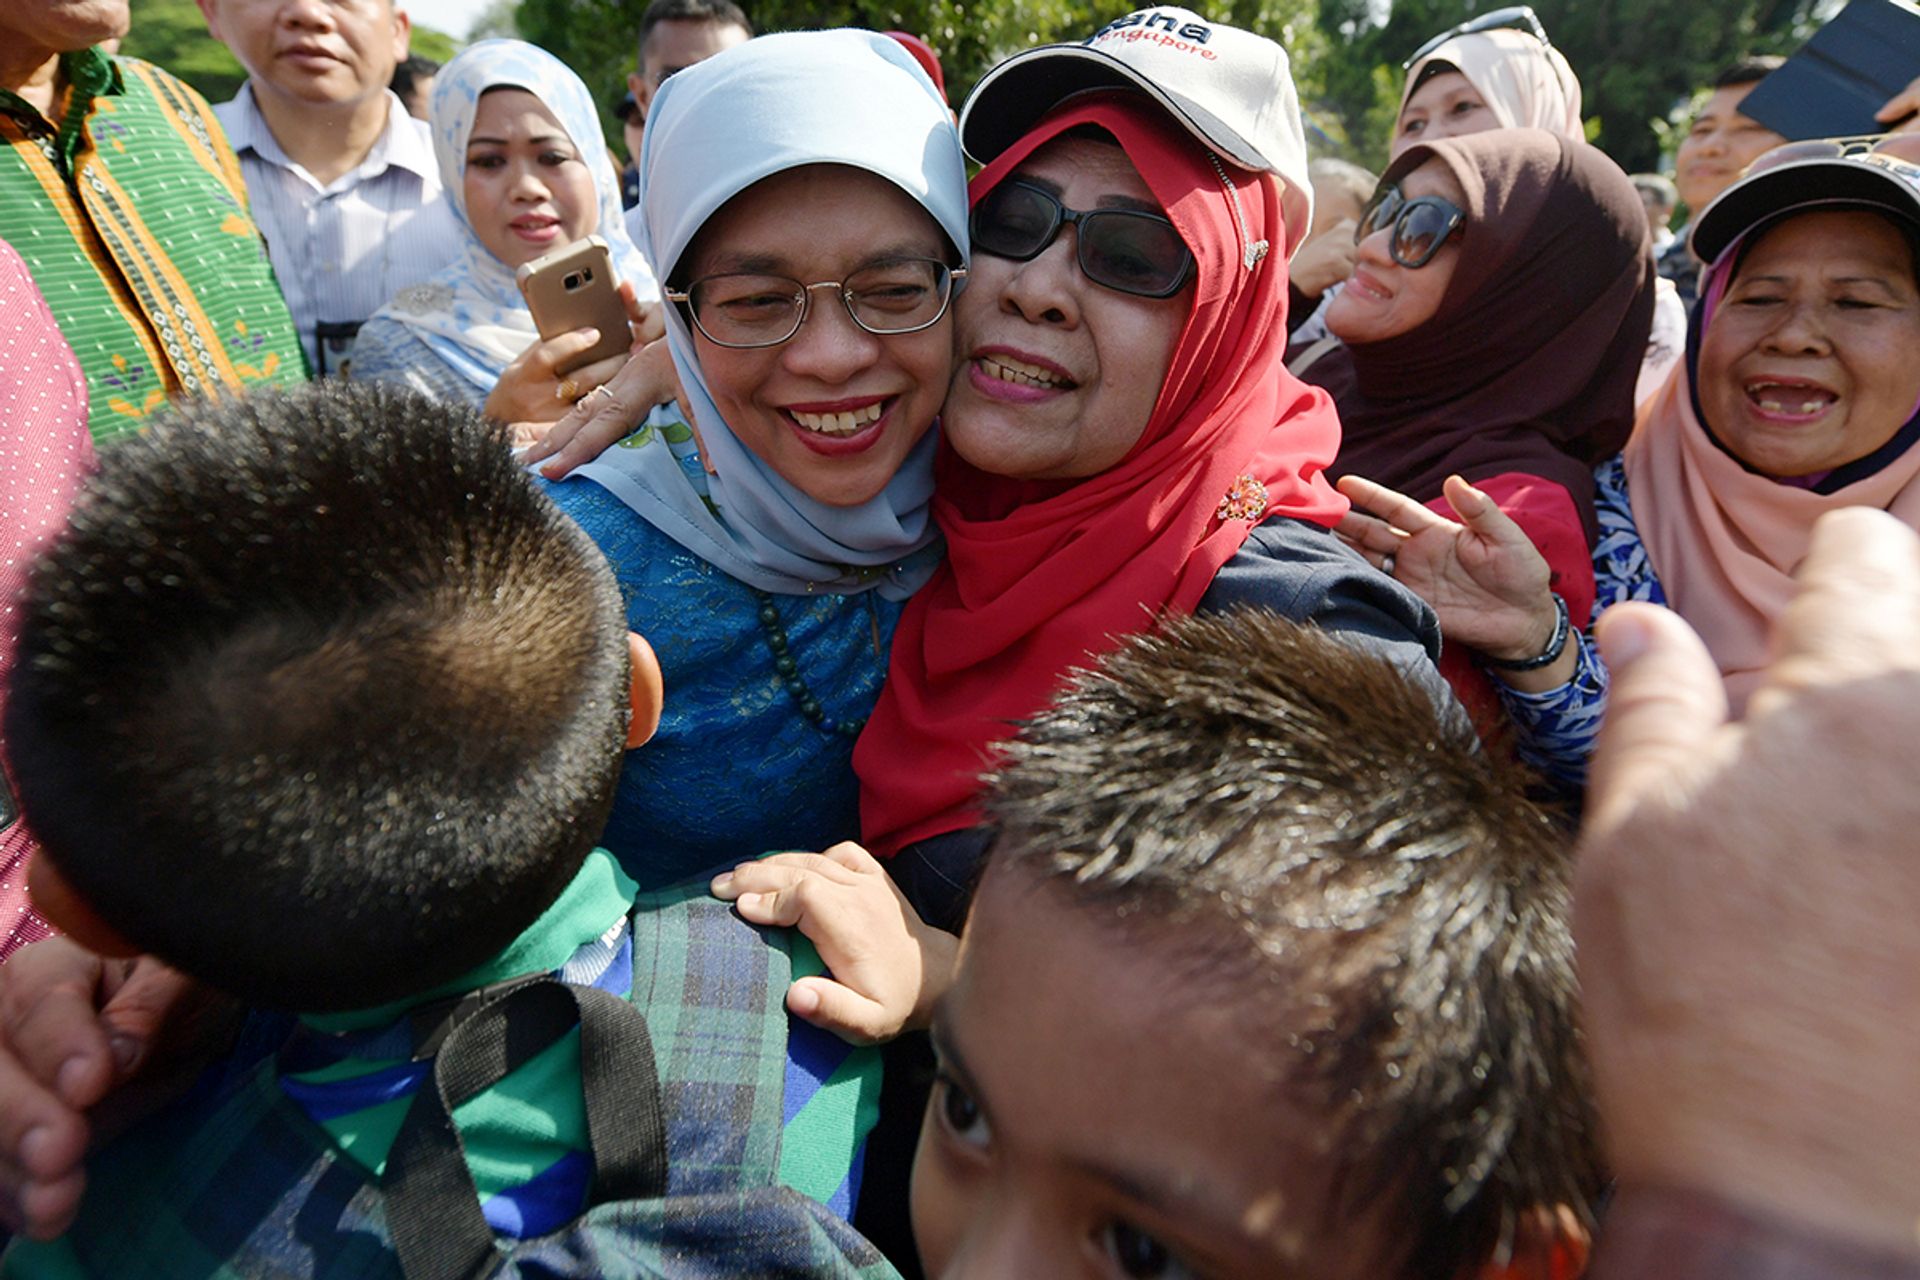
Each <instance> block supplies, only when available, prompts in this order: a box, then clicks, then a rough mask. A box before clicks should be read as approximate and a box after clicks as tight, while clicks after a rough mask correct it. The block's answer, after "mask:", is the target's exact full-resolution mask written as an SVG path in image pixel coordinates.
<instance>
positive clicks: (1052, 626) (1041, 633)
mask: <svg viewBox="0 0 1920 1280" xmlns="http://www.w3.org/2000/svg"><path fill="white" fill-rule="evenodd" d="M1081 125H1095V126H1098V127H1099V128H1100V129H1102V130H1104V131H1106V132H1107V133H1109V134H1111V135H1112V136H1113V137H1114V139H1115V140H1117V141H1118V142H1119V144H1120V146H1121V148H1122V149H1123V150H1124V151H1125V152H1126V154H1127V158H1128V159H1129V160H1131V161H1132V162H1133V165H1134V167H1135V168H1136V169H1138V170H1139V172H1140V176H1141V177H1142V178H1143V179H1145V181H1146V183H1147V186H1148V188H1149V189H1151V190H1152V192H1153V195H1154V198H1155V199H1156V200H1158V201H1159V202H1160V205H1161V207H1162V208H1163V209H1165V210H1166V213H1167V216H1168V217H1169V218H1171V219H1172V220H1173V224H1174V226H1175V227H1176V228H1177V229H1178V230H1179V232H1180V238H1181V239H1182V240H1184V241H1185V242H1186V244H1187V247H1188V248H1189V249H1190V250H1192V252H1193V256H1194V258H1195V261H1196V263H1197V266H1198V268H1199V269H1198V272H1197V283H1196V284H1195V286H1194V292H1193V310H1192V311H1191V312H1190V313H1189V315H1188V317H1187V322H1186V326H1185V328H1184V329H1183V330H1182V331H1181V334H1180V340H1179V344H1178V346H1177V347H1176V348H1175V349H1174V355H1173V362H1172V366H1171V367H1170V368H1169V370H1168V372H1167V379H1166V382H1165V384H1164V385H1163V386H1162V387H1161V389H1160V396H1159V399H1158V401H1157V402H1156V403H1155V405H1154V410H1153V414H1152V416H1151V417H1150V418H1149V419H1148V421H1147V425H1146V430H1145V431H1143V432H1142V433H1141V436H1140V440H1139V442H1138V443H1136V444H1135V445H1134V447H1133V449H1132V450H1131V451H1130V452H1129V453H1128V454H1127V456H1126V457H1124V458H1122V459H1121V460H1120V462H1119V463H1117V464H1116V465H1115V466H1113V467H1112V468H1111V469H1109V470H1107V471H1104V472H1102V473H1101V474H1099V475H1096V476H1092V477H1089V478H1087V479H1084V480H1075V481H1046V482H1041V481H1025V480H1015V479H1010V478H1007V477H1004V476H996V475H991V474H989V473H987V472H985V471H982V470H980V469H979V468H977V467H974V466H973V465H971V464H970V463H967V462H965V461H964V460H962V459H961V458H960V457H959V456H958V455H957V454H955V453H954V451H953V450H952V449H951V448H950V447H948V446H947V445H946V443H945V442H944V441H943V442H942V443H941V446H940V453H939V457H938V461H937V463H936V470H935V493H934V500H933V513H934V518H935V519H936V520H937V521H938V522H939V524H940V528H941V531H942V532H943V533H945V535H946V539H947V560H946V563H945V564H944V565H943V566H942V567H941V569H940V570H939V572H938V573H936V574H935V575H934V578H933V580H932V581H931V582H929V583H928V584H927V585H926V586H925V587H922V588H921V589H920V590H919V591H918V592H917V593H915V595H914V597H913V599H912V600H910V601H909V602H908V604H907V607H906V612H905V613H904V614H903V615H902V617H901V620H900V627H899V630H898V631H897V632H896V633H895V636H894V641H893V653H892V659H891V664H890V667H889V669H888V673H887V683H886V687H885V689H884V690H883V691H882V692H881V696H880V703H879V705H878V706H877V707H876V708H875V709H874V713H873V718H872V720H871V721H869V722H868V725H867V728H866V731H865V732H864V733H862V734H861V736H860V742H859V744H858V746H857V747H856V749H855V751H854V755H853V763H854V769H855V770H856V771H857V772H858V773H859V775H860V810H861V820H862V825H863V827H864V829H865V834H866V840H867V843H868V845H869V846H870V847H872V848H873V849H874V851H875V852H876V853H879V854H882V855H889V854H893V853H896V852H898V851H899V850H900V849H901V848H902V847H903V846H905V845H907V844H911V843H913V842H914V841H916V840H922V839H925V838H926V837H928V836H933V835H938V834H940V833H942V832H946V831H952V830H956V829H959V828H962V827H967V826H972V825H974V824H975V823H976V822H978V821H979V814H978V812H977V808H976V805H977V800H978V796H979V791H980V774H981V772H982V771H983V770H984V769H985V768H986V767H987V765H988V763H989V761H990V760H991V752H990V748H991V746H992V744H993V743H995V742H997V741H999V740H1001V739H1004V738H1006V737H1008V736H1010V735H1011V733H1012V732H1013V729H1014V727H1015V724H1016V722H1018V721H1020V720H1022V719H1024V718H1026V717H1029V716H1031V715H1033V714H1034V713H1036V712H1038V711H1039V710H1041V709H1042V708H1043V707H1045V706H1046V704H1047V703H1048V702H1049V701H1051V700H1052V697H1053V695H1054V692H1055V690H1056V689H1057V688H1058V687H1059V685H1060V682H1061V678H1062V677H1063V676H1064V675H1065V674H1066V673H1067V671H1068V670H1069V669H1070V668H1073V667H1079V666H1085V665H1087V663H1088V662H1089V660H1090V659H1092V658H1094V657H1096V656H1097V655H1099V654H1101V653H1104V652H1106V651H1107V650H1110V649H1112V648H1114V647H1116V646H1117V645H1118V644H1119V643H1120V642H1121V641H1122V640H1124V639H1125V638H1126V637H1127V636H1129V635H1131V634H1134V633H1136V632H1139V631H1143V630H1146V629H1147V628H1148V627H1150V626H1151V625H1153V620H1154V619H1155V618H1156V617H1158V616H1160V615H1161V614H1163V613H1168V612H1172V613H1190V612H1192V610H1193V608H1194V606H1195V605H1196V604H1198V603H1199V600H1200V597H1201V596H1202V595H1204V594H1205V593H1206V590H1207V588H1208V587H1209V586H1211V585H1212V583H1213V578H1214V575H1215V574H1216V573H1217V572H1219V570H1220V567H1221V566H1222V565H1224V564H1225V563H1226V562H1227V561H1228V560H1230V559H1231V558H1232V557H1233V555H1234V553H1236V552H1237V551H1239V550H1240V546H1241V544H1242V543H1244V542H1245V541H1246V539H1247V534H1248V532H1249V531H1250V530H1251V529H1252V527H1253V526H1254V525H1255V524H1258V523H1259V522H1260V520H1261V519H1263V518H1265V517H1267V516H1274V515H1287V516H1295V517H1298V518H1300V519H1304V520H1310V521H1312V522H1314V523H1316V524H1321V525H1329V526H1330V525H1333V524H1335V523H1337V522H1338V521H1339V519H1340V517H1341V516H1342V515H1343V514H1344V513H1345V512H1346V509H1347V503H1346V499H1344V498H1342V497H1341V496H1340V494H1339V493H1338V492H1336V491H1335V490H1334V488H1333V487H1332V485H1331V484H1329V483H1328V482H1327V480H1326V479H1325V478H1324V477H1323V476H1322V474H1321V473H1322V472H1323V471H1324V470H1325V469H1326V467H1327V465H1328V464H1329V463H1330V462H1332V460H1333V456H1334V454H1335V453H1336V452H1337V451H1338V449H1339V447H1340V424H1339V421H1338V419H1337V418H1336V417H1335V416H1334V410H1333V403H1332V401H1331V400H1330V399H1329V398H1328V397H1327V395H1326V394H1325V393H1324V392H1322V391H1320V390H1318V389H1316V388H1313V387H1309V386H1307V385H1306V384H1304V383H1302V382H1300V381H1299V380H1298V379H1296V378H1294V377H1293V376H1292V375H1291V374H1289V373H1288V372H1287V371H1286V366H1285V361H1284V357H1285V349H1286V342H1287V324H1286V303H1287V264H1286V259H1285V257H1284V253H1285V249H1284V246H1285V244H1286V239H1287V237H1286V228H1285V227H1284V225H1283V224H1282V221H1281V213H1280V195H1281V192H1280V185H1279V182H1278V180H1277V179H1276V178H1274V177H1273V176H1272V175H1270V174H1264V173H1252V172H1248V171H1245V170H1242V169H1238V168H1235V167H1233V166H1231V165H1228V164H1226V163H1225V162H1223V161H1217V160H1216V159H1215V158H1214V157H1213V156H1212V155H1211V154H1210V153H1209V152H1207V151H1206V150H1205V149H1204V148H1202V147H1201V146H1200V144H1199V143H1198V142H1197V141H1196V140H1195V139H1194V138H1193V137H1192V136H1191V135H1190V134H1188V133H1186V132H1185V131H1184V130H1183V129H1181V128H1180V127H1179V126H1178V125H1177V124H1175V123H1174V122H1173V121H1172V120H1171V119H1170V118H1169V117H1168V116H1167V115H1166V114H1165V113H1164V112H1162V111H1161V110H1160V109H1159V108H1157V107H1155V106H1154V105H1153V104H1152V103H1151V102H1150V101H1149V100H1148V99H1147V98H1145V97H1144V96H1141V95H1137V94H1129V93H1118V92H1116V93H1101V94H1096V95H1088V96H1084V97H1076V98H1074V99H1073V100H1072V101H1070V102H1069V103H1067V104H1066V105H1065V106H1063V107H1062V108H1060V109H1059V110H1056V111H1055V112H1054V113H1053V114H1051V115H1049V116H1048V117H1047V118H1046V119H1045V120H1043V121H1042V122H1041V123H1040V124H1039V125H1038V126H1036V127H1035V128H1034V130H1033V131H1032V132H1031V133H1029V134H1027V135H1026V137H1024V138H1022V139H1021V140H1020V141H1019V142H1018V143H1016V144H1015V145H1014V146H1012V147H1011V148H1009V149H1008V150H1007V151H1006V152H1005V153H1004V154H1002V155H1001V156H1000V157H999V158H998V159H996V160H995V161H994V162H993V163H992V164H990V165H988V166H987V167H986V168H985V169H983V170H982V171H981V172H980V175H979V176H978V177H976V178H975V179H974V180H973V184H972V187H971V190H970V195H971V197H972V199H973V200H974V202H975V203H978V202H979V200H980V199H981V198H982V197H983V196H984V195H986V193H987V192H989V191H991V190H993V188H994V187H995V186H997V185H998V184H999V183H1000V182H1001V181H1002V180H1004V179H1005V178H1006V177H1007V176H1008V175H1009V174H1011V173H1012V171H1013V170H1014V169H1015V168H1016V167H1018V166H1019V165H1020V163H1021V162H1022V161H1024V160H1025V159H1027V157H1029V156H1030V155H1032V154H1033V153H1034V152H1035V151H1036V150H1038V149H1039V148H1040V147H1041V145H1042V144H1044V143H1046V142H1047V141H1049V140H1050V139H1052V138H1054V137H1056V136H1058V135H1060V134H1061V133H1064V132H1066V131H1067V130H1069V129H1072V128H1075V127H1077V126H1081ZM1236 206H1237V207H1236ZM1263 491H1264V493H1263ZM1263 496H1264V501H1262V498H1263ZM1233 498H1237V499H1238V500H1231V501H1230V499H1233Z"/></svg>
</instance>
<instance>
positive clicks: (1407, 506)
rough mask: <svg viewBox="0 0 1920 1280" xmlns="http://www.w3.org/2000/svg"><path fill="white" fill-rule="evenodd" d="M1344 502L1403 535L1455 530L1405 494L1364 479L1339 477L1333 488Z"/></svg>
mask: <svg viewBox="0 0 1920 1280" xmlns="http://www.w3.org/2000/svg"><path fill="white" fill-rule="evenodd" d="M1335 487H1336V488H1338V489H1339V490H1340V492H1341V493H1344V494H1346V495H1347V500H1348V501H1349V502H1351V503H1353V505H1354V506H1356V507H1358V508H1360V509H1361V510H1362V511H1365V512H1367V513H1368V514H1369V515H1373V516H1376V517H1378V518H1379V519H1381V520H1384V521H1386V522H1387V523H1388V524H1390V525H1392V526H1393V527H1394V528H1396V529H1398V530H1400V531H1402V532H1404V533H1410V534H1412V533H1420V532H1422V531H1424V530H1427V529H1434V528H1442V527H1447V528H1458V526H1457V525H1455V524H1454V522H1453V521H1451V520H1449V519H1447V518H1446V517H1445V516H1443V515H1440V514H1439V513H1437V512H1435V511H1432V510H1429V509H1428V508H1427V507H1425V506H1422V505H1421V504H1420V503H1418V502H1415V501H1414V500H1413V499H1412V498H1409V497H1408V496H1407V495H1406V494H1404V493H1399V492H1396V491H1395V490H1392V489H1389V488H1387V486H1385V485H1383V484H1375V483H1374V482H1373V481H1371V480H1368V479H1366V478H1365V477H1363V476H1341V477H1340V479H1339V482H1338V483H1337V484H1336V486H1335Z"/></svg>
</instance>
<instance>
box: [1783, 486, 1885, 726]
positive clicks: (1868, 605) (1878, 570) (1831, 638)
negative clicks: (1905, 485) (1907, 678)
mask: <svg viewBox="0 0 1920 1280" xmlns="http://www.w3.org/2000/svg"><path fill="white" fill-rule="evenodd" d="M1795 577H1796V579H1797V582H1798V585H1799V593H1798V594H1797V595H1796V596H1795V597H1794V600H1793V603H1792V604H1790V605H1789V606H1788V607H1787V610H1786V612H1785V614H1784V615H1782V617H1781V620H1780V623H1779V625H1778V627H1777V628H1776V629H1775V632H1774V652H1775V654H1776V657H1775V659H1774V662H1773V666H1772V668H1771V670H1770V672H1769V676H1768V681H1767V685H1768V690H1784V689H1792V688H1798V687H1803V686H1807V685H1815V684H1828V683H1835V682H1838V681H1842V680H1852V679H1864V678H1870V677H1873V676H1877V675H1883V674H1887V673H1890V672H1894V671H1911V670H1916V669H1920V652H1916V649H1915V646H1914V643H1913V637H1914V635H1915V634H1916V632H1920V536H1916V535H1915V533H1914V531H1913V530H1911V529H1909V528H1908V527H1907V526H1906V525H1905V524H1903V523H1901V521H1900V520H1898V519H1897V518H1895V517H1894V516H1891V515H1889V514H1887V513H1886V512H1884V511H1876V510H1871V509H1868V508H1865V507H1854V508H1849V509H1846V510H1842V511H1834V512H1829V513H1828V514H1827V515H1824V516H1822V517H1821V518H1820V520H1819V522H1818V523H1817V524H1815V525H1814V528H1813V541H1812V544H1811V546H1810V547H1809V549H1808V551H1807V556H1806V559H1804V560H1803V561H1801V563H1800V568H1799V570H1798V571H1797V572H1796V574H1795ZM1763 692H1765V691H1763ZM1756 700H1757V701H1758V702H1759V703H1760V704H1761V705H1762V706H1764V705H1766V704H1767V703H1769V702H1770V701H1771V700H1772V699H1771V696H1767V697H1761V696H1760V695H1756Z"/></svg>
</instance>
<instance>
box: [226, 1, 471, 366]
mask: <svg viewBox="0 0 1920 1280" xmlns="http://www.w3.org/2000/svg"><path fill="white" fill-rule="evenodd" d="M199 5H200V11H201V12H202V13H203V14H204V15H206V19H207V27H208V29H209V30H210V31H211V32H212V33H213V36H214V38H215V39H217V40H219V41H221V42H222V43H224V44H225V45H226V46H227V47H228V48H229V49H231V50H233V53H234V56H235V57H237V58H238V59H239V60H240V63H241V65H242V66H244V67H246V69H247V73H248V79H247V82H246V84H244V85H242V86H241V89H240V93H239V95H238V96H237V97H235V98H234V99H233V101H231V102H227V103H222V104H221V105H220V106H219V107H217V108H215V113H216V114H217V115H218V116H219V118H220V123H221V124H222V125H223V126H225V128H226V131H227V137H228V140H229V141H230V142H232V144H233V149H234V151H235V152H236V153H237V154H238V155H239V157H240V166H241V170H242V172H243V173H244V174H245V176H246V180H247V193H248V196H249V197H250V199H251V200H252V203H253V216H254V220H255V221H257V222H258V223H259V224H260V229H261V231H262V232H264V233H265V235H266V238H267V251H268V254H269V256H271V258H272V259H273V270H274V274H275V275H276V276H277V277H278V278H279V281H280V288H281V291H282V292H283V293H284V294H285V295H286V299H287V307H288V309H289V310H291V311H292V313H293V320H294V324H295V325H296V326H297V327H298V328H299V330H300V338H301V343H302V345H303V346H304V347H305V348H306V352H307V360H308V362H309V363H310V364H311V365H312V366H313V370H314V372H315V373H338V372H339V371H340V368H341V365H342V362H343V358H344V356H345V354H346V352H347V351H348V350H349V349H351V347H352V344H353V334H354V331H355V330H356V329H357V328H358V327H359V325H360V323H361V322H362V321H364V320H365V319H366V318H367V317H368V316H370V315H372V314H373V313H374V312H375V311H377V310H379V309H380V308H381V307H382V306H384V305H385V304H386V303H387V301H388V300H389V299H391V298H392V297H393V295H394V294H395V293H397V292H399V291H400V290H401V289H403V288H405V287H406V286H408V285H411V284H418V283H419V282H420V281H422V280H425V279H426V278H427V277H428V276H430V275H432V274H433V273H434V272H436V271H438V270H439V269H440V268H441V267H443V266H445V265H446V264H447V263H448V262H449V261H451V260H452V258H453V256H454V254H455V253H456V252H457V250H458V248H459V245H460V244H461V235H460V231H459V224H458V221H457V219H456V218H455V216H454V214H453V211H452V210H451V209H450V208H448V206H447V204H446V203H445V201H444V199H443V198H442V195H441V187H440V172H439V168H438V166H437V165H436V164H435V162H434V157H433V141H432V133H431V131H430V130H429V129H428V127H427V125H426V123H425V122H424V121H420V120H416V119H414V118H413V117H412V116H410V115H408V114H407V110H406V108H405V106H403V105H402V104H401V102H400V99H399V98H397V97H395V96H394V95H393V94H392V93H391V92H390V91H389V90H388V88H387V84H388V82H389V81H390V80H391V79H392V78H393V69H394V66H395V64H396V63H398V62H399V61H400V60H401V59H402V58H405V57H406V56H407V38H408V31H409V23H408V21H407V15H406V14H405V13H403V12H401V11H399V10H396V9H395V8H394V7H393V0H199Z"/></svg>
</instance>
